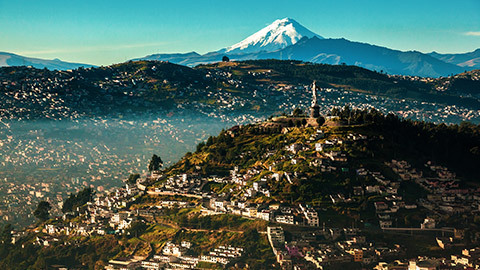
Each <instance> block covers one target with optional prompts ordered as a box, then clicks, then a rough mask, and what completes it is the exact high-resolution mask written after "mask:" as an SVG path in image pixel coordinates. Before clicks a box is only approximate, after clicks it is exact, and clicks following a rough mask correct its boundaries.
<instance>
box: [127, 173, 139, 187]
mask: <svg viewBox="0 0 480 270" xmlns="http://www.w3.org/2000/svg"><path fill="white" fill-rule="evenodd" d="M139 178H140V174H138V173H133V174H130V176H128V179H127V184H132V185H134V184H135V183H137V180H138V179H139Z"/></svg>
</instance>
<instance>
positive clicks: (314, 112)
mask: <svg viewBox="0 0 480 270" xmlns="http://www.w3.org/2000/svg"><path fill="white" fill-rule="evenodd" d="M315 83H316V81H313V85H312V93H313V98H312V107H310V117H311V118H318V117H319V116H320V107H319V106H318V104H317V86H316V85H315Z"/></svg>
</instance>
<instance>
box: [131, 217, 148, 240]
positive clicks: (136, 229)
mask: <svg viewBox="0 0 480 270" xmlns="http://www.w3.org/2000/svg"><path fill="white" fill-rule="evenodd" d="M147 228H148V226H147V224H145V223H144V222H142V221H134V222H132V224H131V225H130V228H128V229H127V232H128V233H129V234H130V235H132V236H135V237H138V235H141V234H142V233H143V232H144V231H145V230H146V229H147Z"/></svg>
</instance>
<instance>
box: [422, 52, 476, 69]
mask: <svg viewBox="0 0 480 270" xmlns="http://www.w3.org/2000/svg"><path fill="white" fill-rule="evenodd" d="M429 55H430V56H432V57H435V58H437V59H440V60H442V61H444V62H447V63H451V64H454V65H457V66H461V67H469V68H474V69H479V68H480V49H476V50H475V51H473V52H469V53H457V54H440V53H437V52H431V53H429Z"/></svg>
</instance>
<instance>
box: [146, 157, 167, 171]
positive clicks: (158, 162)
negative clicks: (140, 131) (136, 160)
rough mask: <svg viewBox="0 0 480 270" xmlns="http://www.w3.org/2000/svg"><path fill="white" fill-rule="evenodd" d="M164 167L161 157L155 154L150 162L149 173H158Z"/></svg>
mask: <svg viewBox="0 0 480 270" xmlns="http://www.w3.org/2000/svg"><path fill="white" fill-rule="evenodd" d="M162 166H163V161H162V159H161V158H160V157H159V156H157V155H155V154H153V156H152V159H151V160H150V164H148V171H149V172H152V171H158V170H160V168H161V167H162Z"/></svg>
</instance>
